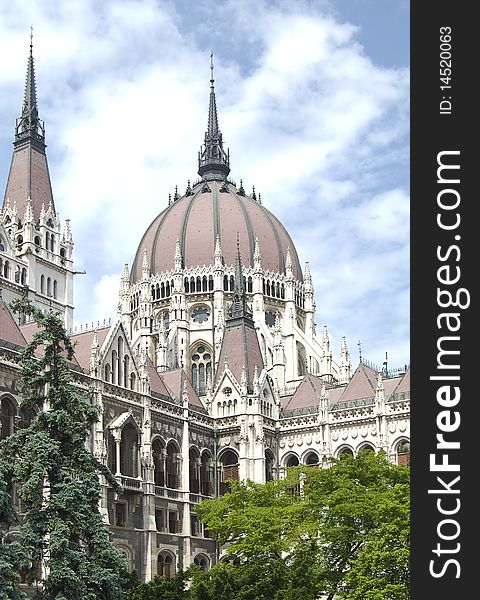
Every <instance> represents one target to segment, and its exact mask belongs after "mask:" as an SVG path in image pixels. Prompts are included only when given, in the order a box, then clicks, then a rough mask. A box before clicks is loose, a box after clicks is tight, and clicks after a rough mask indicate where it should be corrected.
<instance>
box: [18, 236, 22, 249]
mask: <svg viewBox="0 0 480 600" xmlns="http://www.w3.org/2000/svg"><path fill="white" fill-rule="evenodd" d="M22 244H23V235H19V236H18V237H17V246H19V247H20V246H21V245H22Z"/></svg>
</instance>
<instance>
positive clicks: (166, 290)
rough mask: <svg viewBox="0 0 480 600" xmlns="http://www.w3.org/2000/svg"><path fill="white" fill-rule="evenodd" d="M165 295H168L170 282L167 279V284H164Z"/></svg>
mask: <svg viewBox="0 0 480 600" xmlns="http://www.w3.org/2000/svg"><path fill="white" fill-rule="evenodd" d="M165 295H166V297H167V298H168V297H169V296H170V282H169V281H167V285H166V286H165Z"/></svg>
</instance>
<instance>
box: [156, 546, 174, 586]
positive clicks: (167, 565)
mask: <svg viewBox="0 0 480 600" xmlns="http://www.w3.org/2000/svg"><path fill="white" fill-rule="evenodd" d="M174 569H175V563H174V560H173V558H172V555H171V554H170V553H169V552H160V554H159V555H158V559H157V575H160V577H165V579H170V578H171V577H172V576H173V574H174Z"/></svg>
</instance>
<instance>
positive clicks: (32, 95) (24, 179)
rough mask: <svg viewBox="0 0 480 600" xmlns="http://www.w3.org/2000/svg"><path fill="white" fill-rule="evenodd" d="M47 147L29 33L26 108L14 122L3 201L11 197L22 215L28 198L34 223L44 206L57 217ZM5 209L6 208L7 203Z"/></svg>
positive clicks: (24, 100) (23, 107)
mask: <svg viewBox="0 0 480 600" xmlns="http://www.w3.org/2000/svg"><path fill="white" fill-rule="evenodd" d="M45 148H46V145H45V125H44V123H43V121H41V120H40V119H39V116H38V103H37V88H36V83H35V67H34V60H33V35H32V34H30V52H29V56H28V61H27V76H26V80H25V92H24V96H23V106H22V110H21V113H20V117H19V118H18V119H17V120H16V122H15V133H14V140H13V155H12V160H11V163H10V171H9V174H8V179H7V186H6V189H5V196H4V198H5V199H6V198H10V201H11V202H12V204H13V203H14V202H16V203H17V209H18V212H19V215H22V216H23V215H24V214H25V210H26V208H27V198H30V199H31V203H32V207H31V208H32V211H33V220H34V222H35V223H37V222H38V220H39V218H40V212H41V207H42V204H44V205H45V206H49V205H51V206H52V212H53V214H54V215H55V214H56V211H55V205H54V202H53V193H52V185H51V182H50V175H49V172H48V164H47V157H46V152H45ZM3 206H4V208H5V201H4V203H3Z"/></svg>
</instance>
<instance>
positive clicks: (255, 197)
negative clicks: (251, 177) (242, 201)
mask: <svg viewBox="0 0 480 600" xmlns="http://www.w3.org/2000/svg"><path fill="white" fill-rule="evenodd" d="M252 198H253V199H254V200H256V199H257V194H255V186H253V191H252Z"/></svg>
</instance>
